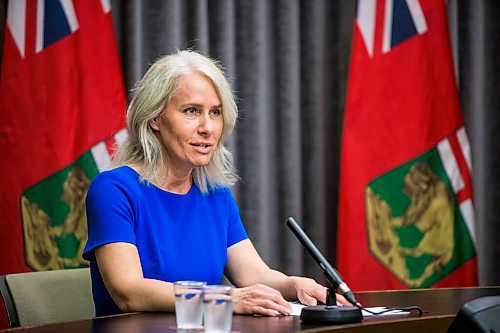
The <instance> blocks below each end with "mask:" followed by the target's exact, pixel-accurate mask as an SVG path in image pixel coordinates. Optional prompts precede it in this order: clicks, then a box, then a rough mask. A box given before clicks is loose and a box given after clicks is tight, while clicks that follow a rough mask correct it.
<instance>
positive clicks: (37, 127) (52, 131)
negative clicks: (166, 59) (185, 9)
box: [0, 0, 126, 327]
mask: <svg viewBox="0 0 500 333" xmlns="http://www.w3.org/2000/svg"><path fill="white" fill-rule="evenodd" d="M73 3H74V7H75V13H76V18H77V21H78V25H79V26H78V29H77V30H76V31H74V32H73V33H71V34H69V35H67V36H66V37H63V38H62V39H60V40H58V41H56V42H55V43H53V44H51V45H49V46H48V47H46V48H44V49H43V50H42V51H41V52H39V53H35V43H36V26H37V25H36V13H37V9H36V6H37V1H36V0H28V1H27V8H26V9H27V10H26V21H25V22H24V23H25V24H26V38H25V41H26V46H25V55H24V57H22V56H21V54H20V51H19V49H18V47H17V46H16V44H15V42H14V38H13V34H12V31H11V29H10V26H9V25H7V26H6V29H5V44H4V48H3V50H4V52H3V64H2V73H1V78H0V110H1V111H0V112H1V118H0V151H1V152H2V154H0V165H1V166H2V167H1V170H2V172H1V177H2V182H1V183H0V200H1V204H0V210H1V216H2V219H1V220H0V227H1V232H0V253H1V254H2V255H1V259H0V260H1V264H0V274H7V273H15V272H23V271H28V270H30V269H29V267H28V266H27V265H26V264H25V259H24V245H23V231H22V222H21V214H20V196H21V193H22V192H23V191H24V190H26V189H27V188H28V187H30V186H32V185H33V184H36V183H38V182H40V181H41V180H43V179H45V178H47V177H48V176H50V175H52V174H54V173H55V172H57V171H58V170H60V169H62V168H64V167H66V166H68V165H70V164H71V163H72V162H73V161H74V160H75V159H76V158H78V157H79V156H81V154H82V153H84V152H85V151H87V150H89V149H90V147H92V146H93V145H95V144H96V143H97V142H99V141H101V140H103V139H104V138H106V137H108V136H109V135H110V134H112V133H114V132H116V131H118V130H119V129H121V128H123V127H124V126H125V100H126V99H125V92H124V87H123V79H122V73H121V67H120V64H119V60H118V56H117V48H116V42H115V37H114V31H113V26H112V17H111V12H108V13H105V12H104V10H103V8H102V5H101V1H99V0H74V1H73ZM9 5H10V2H9ZM10 19H14V20H16V19H19V20H21V19H22V18H21V17H14V18H10ZM2 324H4V325H3V326H4V327H5V326H6V322H4V323H2Z"/></svg>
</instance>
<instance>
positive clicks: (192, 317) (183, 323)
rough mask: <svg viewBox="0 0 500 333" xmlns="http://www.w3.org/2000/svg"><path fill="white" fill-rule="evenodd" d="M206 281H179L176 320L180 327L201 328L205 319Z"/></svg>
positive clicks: (175, 287)
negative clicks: (204, 298)
mask: <svg viewBox="0 0 500 333" xmlns="http://www.w3.org/2000/svg"><path fill="white" fill-rule="evenodd" d="M205 285H206V282H200V281H177V282H175V283H174V291H175V320H176V322H177V328H179V329H200V328H202V327H203V326H202V321H203V287H204V286H205Z"/></svg>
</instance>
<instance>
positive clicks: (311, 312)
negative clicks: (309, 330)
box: [300, 305, 363, 324]
mask: <svg viewBox="0 0 500 333" xmlns="http://www.w3.org/2000/svg"><path fill="white" fill-rule="evenodd" d="M300 320H302V321H303V322H304V323H316V324H318V323H322V324H323V323H324V324H352V323H359V322H360V321H361V320H363V314H362V313H361V309H359V308H357V307H355V306H336V305H317V306H306V307H304V308H302V311H301V313H300Z"/></svg>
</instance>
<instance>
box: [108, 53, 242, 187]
mask: <svg viewBox="0 0 500 333" xmlns="http://www.w3.org/2000/svg"><path fill="white" fill-rule="evenodd" d="M192 72H199V73H201V74H203V75H205V76H206V77H208V78H209V79H210V80H211V81H212V82H213V84H214V86H215V89H216V90H217V94H218V95H219V98H220V100H221V104H222V115H223V119H224V124H223V129H222V136H221V139H220V141H219V144H218V145H217V147H216V149H215V152H214V155H213V156H212V159H211V160H210V162H209V163H208V164H207V165H206V166H203V167H197V168H195V169H194V170H193V180H194V182H195V184H196V185H197V186H198V188H199V189H200V190H201V192H202V193H208V191H209V190H210V188H215V187H220V186H222V187H226V186H230V185H233V184H234V183H235V182H236V181H237V180H238V177H237V175H236V172H235V170H234V167H233V158H232V153H231V152H230V151H229V150H228V149H227V148H226V147H225V146H224V142H225V139H226V138H227V137H228V136H229V134H230V133H231V131H232V129H233V128H234V125H235V123H236V119H237V117H238V108H237V106H236V102H235V97H234V93H233V91H232V89H231V86H230V84H229V82H228V81H227V79H226V77H225V75H224V72H223V70H222V68H221V67H220V65H219V64H218V63H217V62H216V61H215V60H213V59H210V58H208V57H206V56H204V55H202V54H200V53H198V52H195V51H186V50H184V51H178V52H177V53H174V54H170V55H166V56H163V57H161V58H159V59H158V60H156V61H155V62H154V63H153V64H152V65H151V67H150V68H149V69H148V71H147V72H146V74H145V75H144V77H143V78H142V80H141V81H139V82H138V83H137V85H136V86H135V88H134V90H133V93H134V95H133V98H132V101H131V102H130V104H129V107H128V109H127V129H128V134H129V135H128V138H127V140H126V141H125V142H124V144H123V145H122V146H121V147H120V148H119V149H118V152H117V155H116V160H117V162H118V163H120V164H140V165H141V166H142V171H141V177H142V179H144V180H147V181H153V180H155V179H157V178H158V177H159V176H160V174H159V172H160V171H159V170H160V168H159V166H160V165H161V163H164V164H165V165H166V166H167V168H168V160H167V157H166V155H165V154H164V151H163V150H162V145H161V143H160V141H159V140H158V138H157V137H156V135H155V134H154V132H153V129H152V128H151V127H150V125H149V122H150V120H152V119H154V118H156V117H158V116H160V114H161V113H162V111H163V110H164V108H165V106H166V105H167V103H169V101H170V99H171V98H172V95H173V92H174V90H175V88H176V83H177V81H178V79H179V78H180V77H181V76H183V75H186V74H189V73H192Z"/></svg>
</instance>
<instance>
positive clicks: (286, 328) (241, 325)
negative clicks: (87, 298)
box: [2, 287, 500, 333]
mask: <svg viewBox="0 0 500 333" xmlns="http://www.w3.org/2000/svg"><path fill="white" fill-rule="evenodd" d="M493 295H500V287H476V288H443V289H414V290H398V291H374V292H359V293H356V297H357V299H358V301H359V302H361V303H362V304H363V305H364V306H367V307H372V306H386V307H405V306H411V305H418V306H420V307H421V308H422V309H423V310H424V314H423V315H422V316H421V317H420V316H418V315H417V314H410V315H407V316H403V317H401V316H375V317H370V318H365V319H364V320H363V321H362V322H361V323H358V324H348V325H329V326H319V325H312V324H304V323H301V321H300V319H299V317H297V316H287V317H257V316H241V315H235V316H234V317H233V327H232V329H233V332H243V333H244V332H269V333H283V332H306V333H316V332H318V333H319V332H322V333H324V332H367V331H368V332H404V333H413V332H446V331H447V329H448V327H449V325H450V324H451V322H452V320H453V319H454V317H455V315H456V314H457V312H458V310H459V309H460V308H461V306H462V305H463V304H464V303H466V302H468V301H470V300H473V299H476V298H479V297H484V296H493ZM2 332H18V333H21V332H29V333H45V332H51V333H52V332H54V333H58V332H70V333H79V332H83V333H111V332H124V333H138V332H151V333H156V332H181V331H180V330H179V331H177V328H176V326H175V315H174V314H172V313H133V314H123V315H116V316H108V317H100V318H93V319H87V320H79V321H72V322H65V323H57V324H50V325H43V326H34V327H28V328H14V329H10V330H4V331H2ZM182 332H186V331H182ZM189 332H196V331H189ZM200 332H202V331H200Z"/></svg>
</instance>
